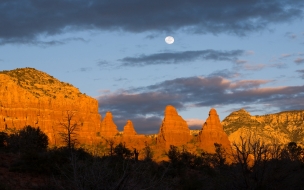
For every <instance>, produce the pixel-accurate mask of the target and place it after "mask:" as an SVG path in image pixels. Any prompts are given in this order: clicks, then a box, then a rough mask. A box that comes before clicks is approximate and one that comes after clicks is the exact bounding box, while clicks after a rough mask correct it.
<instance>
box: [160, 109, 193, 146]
mask: <svg viewBox="0 0 304 190" xmlns="http://www.w3.org/2000/svg"><path fill="white" fill-rule="evenodd" d="M189 140H190V130H189V128H188V125H187V123H186V121H185V120H184V119H183V118H182V117H181V116H179V115H178V113H177V111H176V109H175V108H174V107H173V106H171V105H168V106H167V107H166V110H165V117H164V120H163V122H162V125H161V127H160V130H159V135H158V137H157V142H158V144H160V145H163V146H165V147H166V148H169V147H170V145H174V146H181V145H185V144H186V143H187V142H188V141H189Z"/></svg>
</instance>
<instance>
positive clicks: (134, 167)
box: [0, 126, 304, 190]
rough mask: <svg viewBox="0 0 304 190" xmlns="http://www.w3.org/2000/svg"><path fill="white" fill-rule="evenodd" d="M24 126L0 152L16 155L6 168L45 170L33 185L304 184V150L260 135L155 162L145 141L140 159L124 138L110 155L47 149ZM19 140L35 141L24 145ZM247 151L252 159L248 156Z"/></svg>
mask: <svg viewBox="0 0 304 190" xmlns="http://www.w3.org/2000/svg"><path fill="white" fill-rule="evenodd" d="M23 132H24V133H25V134H26V135H24V134H23ZM23 132H21V131H19V132H17V133H16V134H13V135H6V134H4V133H1V134H0V140H1V141H0V143H1V145H0V149H1V153H0V154H11V155H15V157H16V159H15V160H14V161H13V164H11V165H10V168H9V169H10V171H11V172H16V173H26V174H35V175H40V176H46V177H47V178H48V179H49V181H48V183H46V184H41V185H40V187H39V188H37V189H76V190H78V189H81V190H86V189H94V190H95V189H96V190H99V189H100V190H103V189H132V190H133V189H303V187H304V160H303V154H304V151H303V149H302V148H301V147H299V146H297V144H296V143H293V142H291V143H289V144H287V145H285V146H277V145H273V146H266V145H265V144H262V143H260V142H259V141H255V142H250V141H245V140H244V139H243V141H242V143H241V144H239V145H236V144H235V145H234V151H233V153H231V155H229V154H226V153H225V151H224V150H223V149H222V148H221V145H220V144H215V150H216V152H215V153H214V154H208V153H205V152H202V153H201V154H200V155H197V154H194V153H190V152H188V151H187V150H185V149H179V148H178V147H175V146H171V148H170V150H169V151H168V152H167V153H166V154H167V156H168V157H169V161H168V162H161V163H156V162H153V161H152V159H151V158H152V155H153V154H152V153H151V150H150V147H149V146H148V145H147V146H146V147H145V150H146V151H147V152H148V153H147V158H146V159H144V160H137V159H136V158H135V155H134V154H135V153H132V151H131V150H129V149H128V148H126V147H125V146H124V144H118V145H116V146H113V147H112V148H111V150H110V151H109V155H104V156H102V157H100V156H94V155H91V154H89V153H88V152H86V151H85V150H83V149H80V148H69V147H61V148H52V149H46V147H45V144H47V141H46V140H45V136H44V135H43V133H42V132H41V131H40V130H39V128H38V129H35V128H33V129H32V128H31V129H30V128H29V126H27V127H26V128H24V129H23ZM21 134H22V135H21ZM17 137H18V138H19V139H18V138H17ZM16 138H17V139H18V140H16ZM29 139H30V140H29ZM20 142H30V143H33V144H28V145H26V148H25V147H22V146H23V145H22V144H20ZM15 143H17V144H15ZM35 143H37V144H35ZM13 147H18V148H13ZM33 147H34V148H33ZM250 155H251V156H252V155H253V156H254V158H255V159H250ZM228 162H230V163H229V164H228ZM1 164H2V163H1ZM0 189H9V187H8V185H7V184H6V182H5V181H0Z"/></svg>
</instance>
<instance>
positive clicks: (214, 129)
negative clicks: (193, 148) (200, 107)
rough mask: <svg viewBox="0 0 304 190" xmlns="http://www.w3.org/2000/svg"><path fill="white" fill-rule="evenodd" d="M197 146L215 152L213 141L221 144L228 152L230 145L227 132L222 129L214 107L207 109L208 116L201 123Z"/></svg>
mask: <svg viewBox="0 0 304 190" xmlns="http://www.w3.org/2000/svg"><path fill="white" fill-rule="evenodd" d="M198 141H199V147H200V148H201V149H202V150H204V151H206V152H209V153H214V152H215V147H214V143H218V144H221V145H222V147H223V148H224V149H225V150H226V152H227V151H229V152H230V150H231V145H230V141H229V140H228V136H227V134H226V133H225V132H224V130H223V126H222V125H221V123H220V119H219V116H218V115H217V112H216V110H215V109H213V108H212V109H211V110H210V111H209V117H208V118H207V120H206V122H205V123H204V125H203V128H202V131H201V132H200V133H199V134H198Z"/></svg>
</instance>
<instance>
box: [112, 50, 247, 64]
mask: <svg viewBox="0 0 304 190" xmlns="http://www.w3.org/2000/svg"><path fill="white" fill-rule="evenodd" d="M243 53H244V51H243V50H232V51H217V50H211V49H208V50H198V51H183V52H165V53H156V54H151V55H140V56H138V57H125V58H122V59H119V60H118V61H120V62H122V65H124V66H144V65H158V64H180V63H188V62H190V61H196V60H213V61H235V60H236V59H237V57H238V56H241V55H242V54H243Z"/></svg>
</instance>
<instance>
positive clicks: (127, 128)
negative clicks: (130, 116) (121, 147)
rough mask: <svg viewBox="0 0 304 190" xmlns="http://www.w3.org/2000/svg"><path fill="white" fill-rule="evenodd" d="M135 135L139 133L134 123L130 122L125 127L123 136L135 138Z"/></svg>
mask: <svg viewBox="0 0 304 190" xmlns="http://www.w3.org/2000/svg"><path fill="white" fill-rule="evenodd" d="M134 135H137V133H136V131H135V129H134V127H133V123H132V121H131V120H128V121H127V123H126V125H125V127H124V131H123V136H134Z"/></svg>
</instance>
